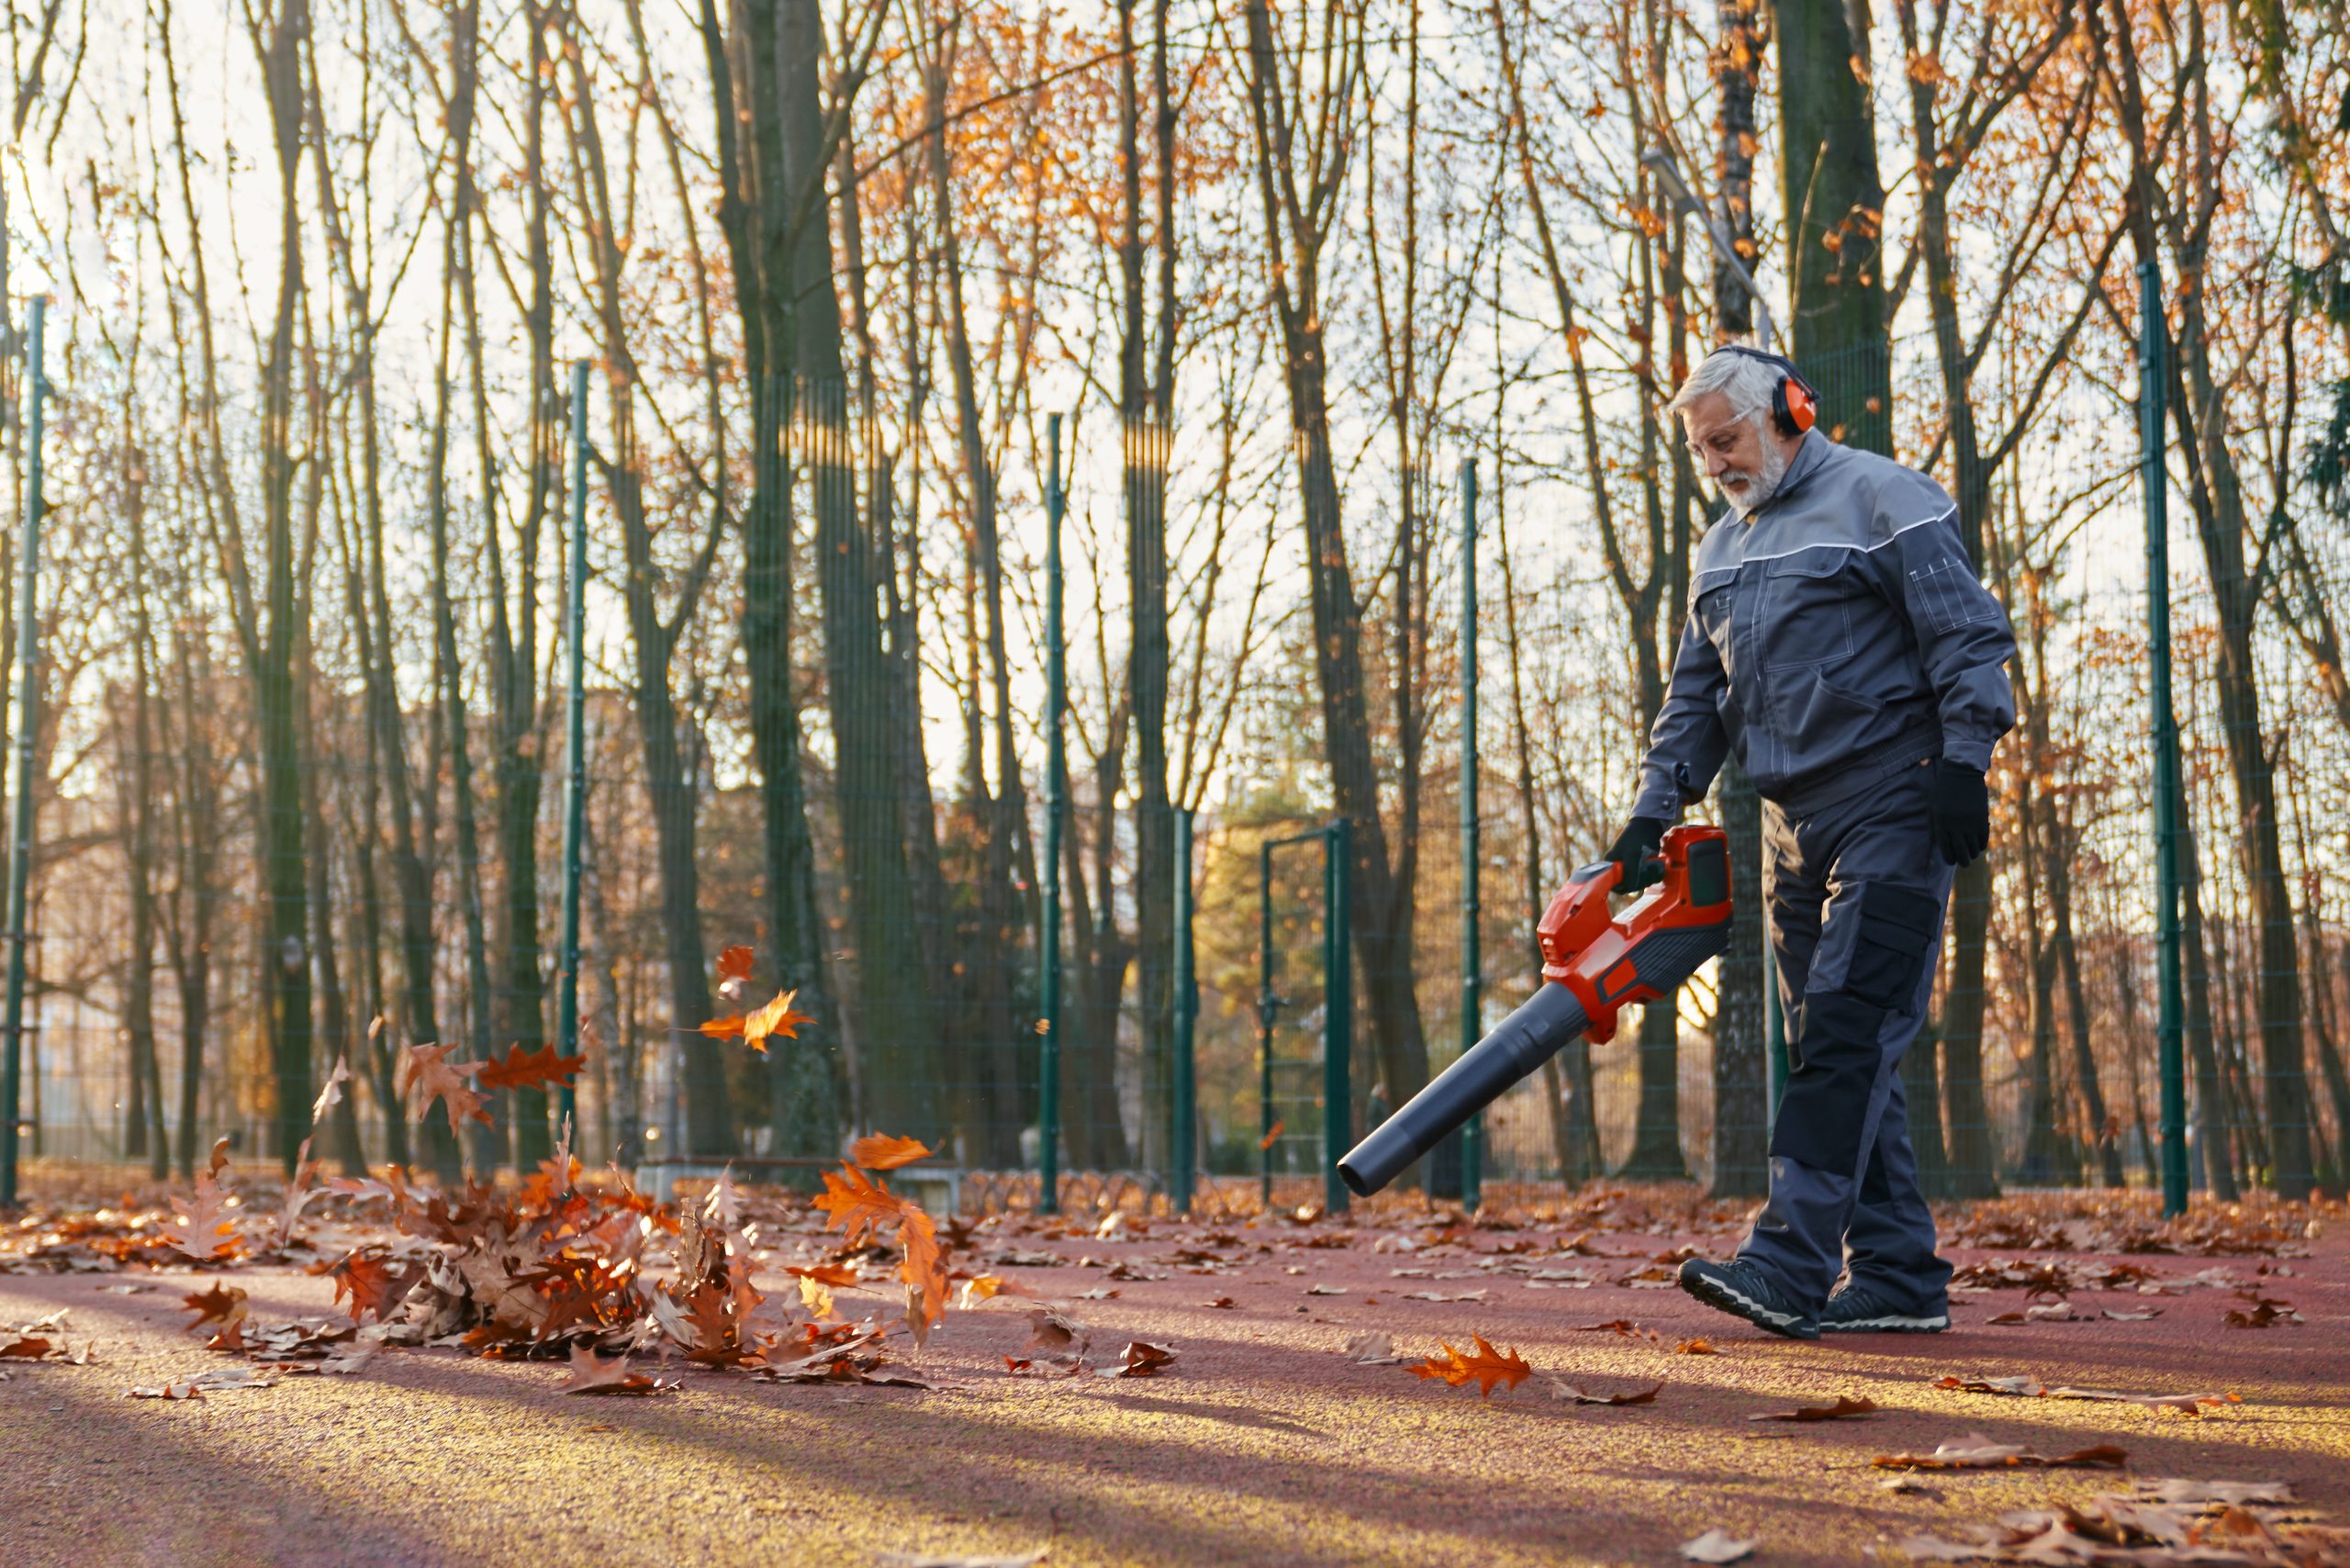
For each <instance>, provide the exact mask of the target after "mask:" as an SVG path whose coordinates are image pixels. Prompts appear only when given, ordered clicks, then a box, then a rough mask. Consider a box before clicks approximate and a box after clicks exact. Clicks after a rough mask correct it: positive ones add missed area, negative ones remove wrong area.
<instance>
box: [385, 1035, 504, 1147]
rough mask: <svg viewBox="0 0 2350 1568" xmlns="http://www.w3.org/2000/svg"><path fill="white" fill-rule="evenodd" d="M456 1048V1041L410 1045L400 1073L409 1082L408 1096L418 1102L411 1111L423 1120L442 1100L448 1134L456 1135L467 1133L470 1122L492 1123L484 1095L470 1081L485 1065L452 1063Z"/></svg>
mask: <svg viewBox="0 0 2350 1568" xmlns="http://www.w3.org/2000/svg"><path fill="white" fill-rule="evenodd" d="M455 1049H457V1046H456V1045H455V1044H451V1045H446V1046H429V1045H428V1046H409V1047H408V1048H407V1052H408V1054H407V1056H406V1058H404V1059H403V1060H402V1061H401V1063H400V1073H401V1076H402V1077H403V1078H404V1079H405V1080H406V1081H407V1089H408V1098H409V1099H410V1100H412V1101H414V1102H415V1109H414V1111H413V1112H412V1113H411V1114H413V1115H414V1116H415V1117H416V1119H417V1120H418V1121H422V1120H424V1118H425V1115H426V1114H427V1113H428V1112H430V1111H431V1109H432V1102H434V1101H435V1100H438V1101H440V1102H441V1103H442V1107H443V1108H444V1109H445V1110H447V1112H448V1113H449V1133H450V1136H451V1137H462V1136H464V1130H465V1123H466V1122H468V1121H476V1122H480V1123H482V1124H483V1125H484V1126H490V1125H492V1124H491V1123H490V1120H489V1113H488V1112H487V1111H485V1110H483V1109H482V1103H483V1099H482V1096H481V1095H479V1094H476V1092H474V1090H473V1086H472V1084H471V1083H470V1082H469V1081H468V1080H470V1079H471V1078H472V1077H473V1075H474V1074H475V1073H476V1072H479V1071H480V1070H481V1069H482V1064H481V1063H479V1062H477V1061H461V1062H457V1063H455V1064H452V1063H451V1062H450V1061H449V1059H448V1058H449V1053H450V1052H451V1051H453V1050H455Z"/></svg>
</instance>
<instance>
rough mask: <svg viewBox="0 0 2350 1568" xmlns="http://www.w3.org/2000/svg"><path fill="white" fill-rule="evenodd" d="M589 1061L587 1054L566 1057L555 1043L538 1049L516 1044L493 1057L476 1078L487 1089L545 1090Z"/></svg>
mask: <svg viewBox="0 0 2350 1568" xmlns="http://www.w3.org/2000/svg"><path fill="white" fill-rule="evenodd" d="M587 1062H588V1058H587V1057H586V1056H585V1055H584V1054H583V1055H580V1056H576V1057H567V1056H564V1055H562V1054H560V1053H559V1052H557V1051H556V1049H555V1047H553V1046H551V1045H550V1046H542V1047H540V1048H539V1049H537V1050H535V1051H526V1050H524V1049H523V1048H522V1047H520V1046H516V1047H514V1048H513V1049H512V1050H511V1051H509V1052H508V1053H507V1054H506V1055H505V1056H504V1057H503V1058H499V1057H492V1058H490V1059H489V1060H488V1061H487V1062H485V1063H483V1064H482V1069H481V1072H480V1074H479V1075H478V1076H476V1078H475V1080H474V1081H475V1082H476V1083H478V1084H480V1085H481V1086H482V1087H483V1088H484V1089H543V1088H545V1087H546V1086H547V1085H548V1084H550V1083H561V1082H563V1081H565V1080H566V1079H568V1078H570V1077H571V1075H572V1074H573V1073H576V1072H577V1071H578V1070H580V1069H581V1068H582V1067H584V1066H586V1065H587Z"/></svg>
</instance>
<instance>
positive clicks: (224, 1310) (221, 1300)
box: [180, 1285, 251, 1334]
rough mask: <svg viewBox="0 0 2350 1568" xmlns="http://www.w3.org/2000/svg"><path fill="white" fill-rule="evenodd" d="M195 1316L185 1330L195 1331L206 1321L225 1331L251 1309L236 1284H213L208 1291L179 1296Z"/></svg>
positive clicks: (240, 1320)
mask: <svg viewBox="0 0 2350 1568" xmlns="http://www.w3.org/2000/svg"><path fill="white" fill-rule="evenodd" d="M180 1299H181V1301H182V1302H183V1304H184V1305H186V1307H187V1308H188V1310H189V1311H191V1312H193V1313H195V1314H196V1318H195V1320H194V1321H193V1322H191V1323H190V1324H189V1325H188V1326H187V1329H186V1332H188V1333H191V1334H193V1333H195V1332H196V1330H197V1329H199V1328H201V1327H204V1326H205V1325H206V1324H207V1323H217V1324H218V1325H219V1326H220V1328H221V1331H222V1332H224V1333H225V1332H226V1331H228V1330H229V1328H232V1327H235V1326H236V1325H237V1324H239V1323H241V1322H242V1321H243V1320H244V1316H245V1314H246V1313H247V1312H248V1311H249V1310H251V1309H250V1308H249V1307H248V1306H247V1305H246V1303H245V1293H244V1290H243V1288H242V1287H241V1286H238V1285H214V1286H213V1287H212V1288H211V1289H210V1290H208V1291H197V1292H192V1293H190V1294H187V1295H185V1296H183V1297H181V1298H180Z"/></svg>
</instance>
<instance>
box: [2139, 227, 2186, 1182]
mask: <svg viewBox="0 0 2350 1568" xmlns="http://www.w3.org/2000/svg"><path fill="white" fill-rule="evenodd" d="M2162 296H2163V279H2162V270H2161V268H2160V267H2159V266H2157V265H2156V264H2155V263H2154V262H2152V261H2147V262H2143V263H2140V264H2139V267H2138V307H2139V326H2138V451H2139V459H2138V461H2139V482H2140V485H2141V486H2142V487H2143V492H2144V496H2145V509H2146V661H2147V665H2148V667H2149V670H2150V673H2151V677H2152V678H2151V679H2150V680H2149V682H2148V685H2149V687H2150V689H2151V693H2152V700H2153V707H2154V883H2155V900H2156V907H2155V912H2154V942H2155V949H2156V969H2157V984H2158V986H2159V988H2160V995H2159V997H2158V999H2157V1002H2156V1010H2155V1020H2156V1021H2155V1025H2154V1037H2155V1041H2156V1059H2157V1070H2158V1071H2159V1074H2160V1076H2161V1079H2162V1123H2163V1129H2162V1130H2163V1212H2164V1213H2165V1214H2166V1215H2176V1214H2183V1213H2185V1212H2186V1210H2187V1065H2186V1060H2185V1053H2184V1051H2183V1050H2182V1049H2181V1047H2180V1041H2179V1019H2180V1016H2181V1014H2183V1013H2184V1012H2185V1005H2184V1002H2182V1000H2181V996H2180V986H2179V969H2178V965H2179V956H2178V955H2179V946H2178V944H2179V928H2178V902H2179V878H2178V834H2179V800H2180V790H2179V760H2178V719H2177V715H2176V714H2174V713H2173V712H2172V711H2171V700H2170V476H2169V475H2168V474H2167V473H2166V472H2165V468H2164V464H2163V447H2164V442H2163V420H2164V415H2165V408H2164V393H2165V388H2166V387H2167V386H2168V384H2169V381H2168V371H2167V369H2166V367H2165V364H2164V363H2163V351H2164V347H2165V342H2166V341H2167V332H2166V329H2165V324H2164V320H2163V297H2162Z"/></svg>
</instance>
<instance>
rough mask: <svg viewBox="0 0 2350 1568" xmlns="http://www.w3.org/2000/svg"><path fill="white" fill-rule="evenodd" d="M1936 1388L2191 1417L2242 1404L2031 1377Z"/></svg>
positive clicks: (1941, 1383) (1957, 1380) (1942, 1382)
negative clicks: (2140, 1407)
mask: <svg viewBox="0 0 2350 1568" xmlns="http://www.w3.org/2000/svg"><path fill="white" fill-rule="evenodd" d="M1934 1386H1935V1387H1936V1388H1948V1389H1955V1390H1957V1391H1958V1392H1960V1393H1963V1394H2009V1395H2014V1396H2017V1397H2020V1398H2025V1399H2087V1400H2094V1401H2098V1402H2099V1403H2102V1404H2108V1405H2143V1406H2148V1407H2150V1408H2154V1409H2163V1410H2180V1411H2184V1412H2186V1413H2187V1414H2188V1415H2190V1416H2192V1415H2195V1414H2198V1413H2199V1411H2200V1410H2201V1408H2202V1407H2203V1406H2208V1405H2241V1404H2243V1403H2244V1396H2243V1395H2242V1394H2217V1393H2215V1394H2128V1393H2124V1392H2122V1391H2121V1390H2119V1389H2111V1388H2051V1387H2049V1386H2048V1385H2047V1384H2046V1383H2042V1382H2041V1381H2040V1380H2039V1379H2037V1378H2031V1377H1967V1378H1963V1377H1944V1378H1940V1379H1937V1380H1936V1381H1935V1383H1934Z"/></svg>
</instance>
